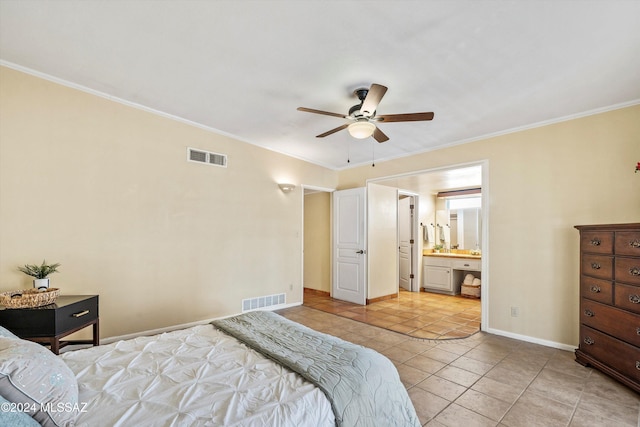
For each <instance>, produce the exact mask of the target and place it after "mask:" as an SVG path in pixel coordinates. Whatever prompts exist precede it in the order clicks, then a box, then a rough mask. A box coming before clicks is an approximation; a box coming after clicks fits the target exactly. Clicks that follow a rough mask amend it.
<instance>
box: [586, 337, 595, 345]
mask: <svg viewBox="0 0 640 427" xmlns="http://www.w3.org/2000/svg"><path fill="white" fill-rule="evenodd" d="M584 343H585V344H586V345H593V344H595V341H594V340H593V338H591V337H586V338H585V339H584Z"/></svg>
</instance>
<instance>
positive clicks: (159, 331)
mask: <svg viewBox="0 0 640 427" xmlns="http://www.w3.org/2000/svg"><path fill="white" fill-rule="evenodd" d="M298 305H302V303H301V302H294V303H290V304H279V305H274V306H272V307H265V308H262V309H261V310H265V311H275V310H282V309H283V308H290V307H296V306H298ZM251 311H256V310H251ZM245 313H247V312H246V311H245ZM238 314H241V313H235V314H229V315H228V316H220V317H213V318H211V319H205V320H199V321H197V322H190V323H183V324H181V325H173V326H167V327H165V328H158V329H150V330H147V331H140V332H134V333H132V334H126V335H118V336H115V337H108V338H104V339H101V340H100V344H111V343H112V342H116V341H123V340H130V339H133V338H138V337H145V336H149V335H157V334H162V333H165V332H171V331H177V330H179V329H186V328H191V327H192V326H198V325H206V324H207V323H211V322H213V321H214V320H218V319H226V318H227V317H233V316H237V315H238Z"/></svg>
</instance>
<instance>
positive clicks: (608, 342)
mask: <svg viewBox="0 0 640 427" xmlns="http://www.w3.org/2000/svg"><path fill="white" fill-rule="evenodd" d="M580 350H582V351H583V352H584V353H585V354H587V355H590V356H592V357H594V358H596V359H598V360H599V361H601V362H602V363H604V364H606V365H607V366H610V367H611V368H613V369H614V370H616V371H618V372H620V373H621V374H623V375H625V376H627V377H629V378H630V379H632V380H633V381H635V382H636V383H637V382H640V348H638V347H635V346H632V345H630V344H627V343H624V342H622V341H620V340H617V339H615V338H613V337H610V336H608V335H606V334H603V333H601V332H598V331H596V330H594V329H591V328H589V327H587V326H584V325H582V326H580Z"/></svg>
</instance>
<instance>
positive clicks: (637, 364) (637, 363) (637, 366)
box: [636, 360, 640, 371]
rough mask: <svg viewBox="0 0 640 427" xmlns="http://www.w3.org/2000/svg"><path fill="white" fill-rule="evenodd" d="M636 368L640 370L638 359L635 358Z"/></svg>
mask: <svg viewBox="0 0 640 427" xmlns="http://www.w3.org/2000/svg"><path fill="white" fill-rule="evenodd" d="M636 369H637V370H639V371H640V361H639V360H636Z"/></svg>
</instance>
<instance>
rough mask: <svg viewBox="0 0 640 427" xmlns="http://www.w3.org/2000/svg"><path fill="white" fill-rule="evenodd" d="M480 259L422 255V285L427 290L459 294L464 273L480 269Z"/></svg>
mask: <svg viewBox="0 0 640 427" xmlns="http://www.w3.org/2000/svg"><path fill="white" fill-rule="evenodd" d="M480 265H481V261H480V260H479V259H466V258H452V257H450V256H447V255H443V256H423V257H422V273H423V274H422V277H423V283H422V287H423V288H424V289H425V290H426V291H430V292H438V293H443V294H448V295H458V294H459V293H460V288H461V286H462V281H463V279H464V274H465V273H466V272H467V271H469V272H474V271H475V272H478V271H480V268H481V267H480Z"/></svg>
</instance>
